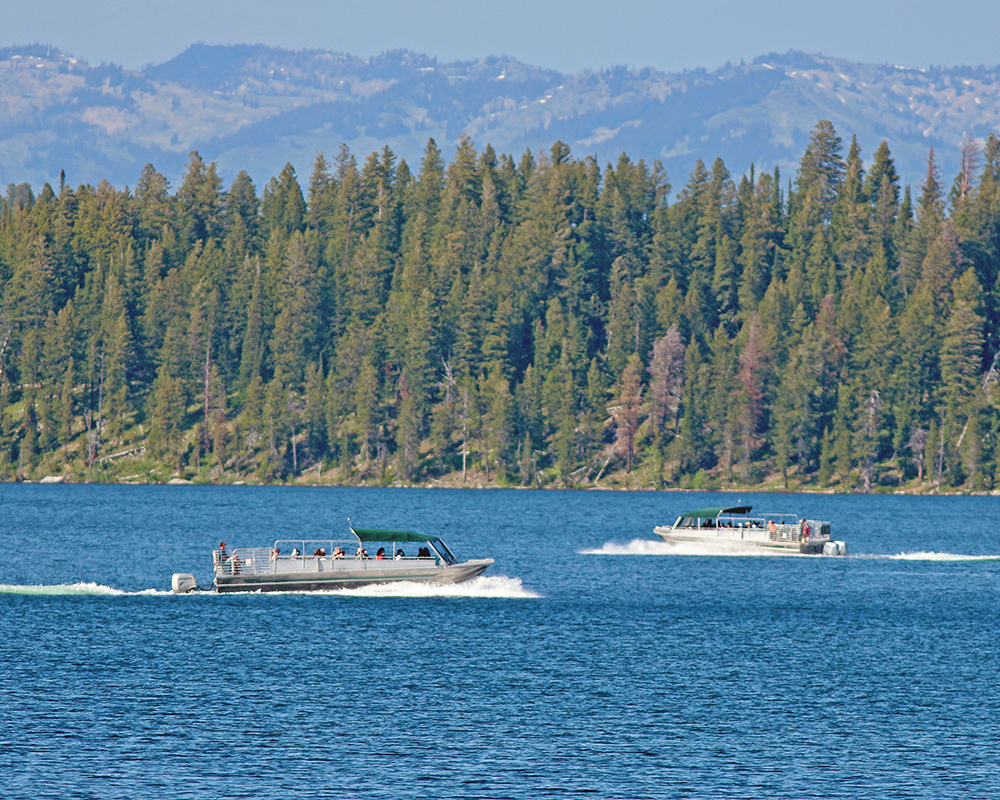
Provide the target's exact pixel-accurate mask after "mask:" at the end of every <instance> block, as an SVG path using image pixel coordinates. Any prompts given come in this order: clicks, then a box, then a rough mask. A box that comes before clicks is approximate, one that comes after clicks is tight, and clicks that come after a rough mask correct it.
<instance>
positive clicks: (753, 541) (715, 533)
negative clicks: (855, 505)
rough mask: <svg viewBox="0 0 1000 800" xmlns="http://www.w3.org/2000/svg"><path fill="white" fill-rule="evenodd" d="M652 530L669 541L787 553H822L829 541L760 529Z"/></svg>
mask: <svg viewBox="0 0 1000 800" xmlns="http://www.w3.org/2000/svg"><path fill="white" fill-rule="evenodd" d="M653 533H655V534H656V535H657V536H659V537H660V538H661V539H663V541H665V542H668V543H670V544H679V543H681V542H687V543H697V544H707V545H718V544H728V545H747V546H750V547H760V548H764V549H766V550H778V551H783V552H788V553H810V554H813V553H822V552H823V545H824V544H825V543H826V542H827V541H829V538H827V537H824V538H816V539H811V540H805V541H802V540H800V539H798V537H794V536H793V535H791V534H787V535H786V537H785V538H782V536H781V533H780V532H776V533H775V534H774V535H772V534H769V533H768V531H767V530H766V529H763V530H762V529H759V528H713V529H706V528H700V529H692V528H675V527H673V526H672V525H658V526H657V527H655V528H653Z"/></svg>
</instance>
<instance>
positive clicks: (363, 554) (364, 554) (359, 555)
mask: <svg viewBox="0 0 1000 800" xmlns="http://www.w3.org/2000/svg"><path fill="white" fill-rule="evenodd" d="M366 558H368V551H367V550H365V548H364V545H360V544H359V545H358V551H357V552H356V553H355V554H354V560H355V561H363V560H365V559H366Z"/></svg>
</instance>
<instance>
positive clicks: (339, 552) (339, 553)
mask: <svg viewBox="0 0 1000 800" xmlns="http://www.w3.org/2000/svg"><path fill="white" fill-rule="evenodd" d="M333 557H334V558H343V557H344V550H343V548H341V546H340V545H339V544H338V545H337V546H336V547H334V548H333Z"/></svg>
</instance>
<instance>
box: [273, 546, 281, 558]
mask: <svg viewBox="0 0 1000 800" xmlns="http://www.w3.org/2000/svg"><path fill="white" fill-rule="evenodd" d="M280 555H281V548H279V547H275V548H274V549H273V550H272V551H271V560H272V561H277V560H278V556H280Z"/></svg>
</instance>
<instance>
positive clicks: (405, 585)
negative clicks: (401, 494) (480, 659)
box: [0, 575, 541, 599]
mask: <svg viewBox="0 0 1000 800" xmlns="http://www.w3.org/2000/svg"><path fill="white" fill-rule="evenodd" d="M3 594H23V595H62V596H73V595H76V596H90V597H135V596H140V595H145V596H163V597H177V596H178V595H175V594H174V593H173V592H171V591H169V590H164V589H143V590H141V591H138V592H126V591H123V590H121V589H115V588H114V587H112V586H104V585H103V584H100V583H63V584H58V585H50V586H43V585H38V586H30V585H29V586H24V585H17V584H9V583H0V595H3ZM232 594H233V593H226V594H218V593H217V592H214V591H207V590H199V591H194V592H190V593H189V594H188V596H190V597H231V596H232ZM246 594H257V593H256V592H247V593H246ZM278 594H308V595H316V594H322V595H334V596H336V595H341V596H344V597H499V598H515V599H517V598H528V599H531V598H538V597H541V595H540V594H537V593H535V592H533V591H531V590H530V589H525V588H524V586H523V584H522V583H521V579H520V578H508V577H506V576H504V575H490V576H486V575H480V576H479V577H476V578H473V579H472V580H469V581H464V582H463V583H450V584H445V585H443V586H439V585H437V584H433V583H417V582H415V581H413V582H409V581H401V582H399V583H390V584H385V585H376V584H373V585H371V586H360V587H358V588H356V589H338V590H334V591H330V592H280V593H278Z"/></svg>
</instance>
